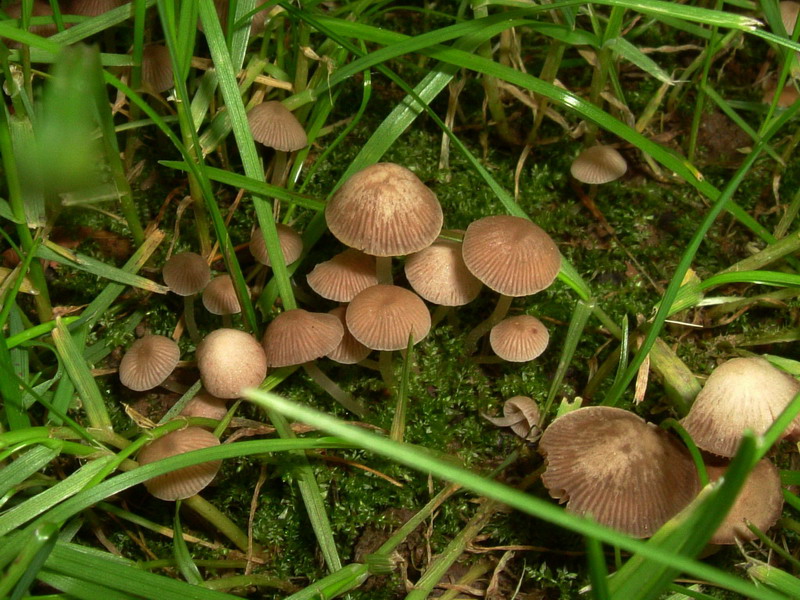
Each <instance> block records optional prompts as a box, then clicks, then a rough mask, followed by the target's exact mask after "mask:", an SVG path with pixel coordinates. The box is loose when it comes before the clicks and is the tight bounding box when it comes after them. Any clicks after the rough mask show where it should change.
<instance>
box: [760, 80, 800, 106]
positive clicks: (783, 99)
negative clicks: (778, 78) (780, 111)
mask: <svg viewBox="0 0 800 600" xmlns="http://www.w3.org/2000/svg"><path fill="white" fill-rule="evenodd" d="M776 91H777V88H776V85H775V82H774V81H773V82H772V84H771V85H770V86H769V87H768V88H767V89H766V90H764V95H763V96H762V97H761V101H762V102H763V103H764V104H772V100H773V99H774V98H775V92H776ZM798 98H800V92H798V91H797V88H796V87H794V84H793V83H792V82H791V81H787V82H786V85H785V86H784V88H783V90H781V94H780V96H778V102H777V107H778V108H789V107H790V106H791V105H792V104H794V103H795V102H796V101H797V99H798Z"/></svg>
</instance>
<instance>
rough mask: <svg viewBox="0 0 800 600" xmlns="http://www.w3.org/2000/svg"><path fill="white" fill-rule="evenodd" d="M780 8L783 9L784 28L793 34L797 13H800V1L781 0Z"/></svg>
mask: <svg viewBox="0 0 800 600" xmlns="http://www.w3.org/2000/svg"><path fill="white" fill-rule="evenodd" d="M778 9H779V10H780V11H781V21H783V28H784V29H785V30H786V33H788V34H789V35H792V32H793V31H794V26H795V23H797V14H798V13H800V3H797V2H779V3H778Z"/></svg>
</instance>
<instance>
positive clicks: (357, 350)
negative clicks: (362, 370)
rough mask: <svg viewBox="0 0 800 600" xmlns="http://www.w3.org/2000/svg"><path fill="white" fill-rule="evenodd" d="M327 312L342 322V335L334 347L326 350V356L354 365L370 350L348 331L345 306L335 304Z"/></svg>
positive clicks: (365, 356)
mask: <svg viewBox="0 0 800 600" xmlns="http://www.w3.org/2000/svg"><path fill="white" fill-rule="evenodd" d="M328 312H329V313H330V314H332V315H333V316H335V317H336V318H337V319H339V321H340V322H341V323H342V328H343V329H344V335H343V336H342V341H341V342H339V344H338V345H337V346H336V348H334V349H333V350H331V351H330V352H328V354H326V356H327V357H328V358H330V359H331V360H333V361H336V362H338V363H341V364H343V365H354V364H356V363H359V362H361V361H362V360H364V359H365V358H367V356H369V353H370V352H371V350H370V349H369V348H367V347H366V346H365V345H364V344H362V343H361V342H359V341H358V340H357V339H356V338H354V337H353V334H352V333H350V330H349V329H348V328H347V323H346V321H345V315H346V313H347V307H346V306H337V307H336V308H334V309H333V310H331V311H328Z"/></svg>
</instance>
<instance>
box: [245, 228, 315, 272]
mask: <svg viewBox="0 0 800 600" xmlns="http://www.w3.org/2000/svg"><path fill="white" fill-rule="evenodd" d="M275 228H276V229H277V230H278V242H279V243H280V245H281V252H282V253H283V262H285V263H286V264H287V265H290V264H292V263H293V262H294V261H296V260H297V259H298V258H300V255H301V254H302V253H303V238H302V237H300V234H299V233H297V232H296V231H295V230H294V229H292V228H291V227H289V226H288V225H284V224H283V223H276V224H275ZM250 254H252V255H253V258H255V259H256V260H257V261H258V262H260V263H261V264H262V265H267V266H268V267H270V266H272V263H271V262H270V260H269V254H267V243H266V242H265V241H264V234H263V233H262V232H261V228H260V227H258V228H256V230H255V231H254V232H253V235H252V236H251V237H250Z"/></svg>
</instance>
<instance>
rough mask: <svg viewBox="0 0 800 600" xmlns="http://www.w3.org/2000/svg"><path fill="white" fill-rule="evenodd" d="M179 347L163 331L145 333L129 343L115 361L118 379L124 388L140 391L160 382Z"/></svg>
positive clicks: (176, 358) (176, 357) (174, 363)
mask: <svg viewBox="0 0 800 600" xmlns="http://www.w3.org/2000/svg"><path fill="white" fill-rule="evenodd" d="M180 358H181V351H180V348H178V344H176V343H175V342H174V341H173V340H171V339H170V338H168V337H164V336H163V335H146V336H144V337H142V338H140V339H138V340H136V341H135V342H133V344H131V347H130V348H128V351H127V352H126V353H125V356H123V357H122V360H121V361H120V363H119V380H120V381H121V382H122V385H124V386H125V387H126V388H128V389H131V390H134V391H135V392H143V391H145V390H150V389H153V388H154V387H156V386H157V385H160V384H161V383H163V382H164V380H165V379H166V378H167V377H169V375H170V373H172V371H174V370H175V367H176V366H177V364H178V361H179V360H180Z"/></svg>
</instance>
